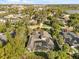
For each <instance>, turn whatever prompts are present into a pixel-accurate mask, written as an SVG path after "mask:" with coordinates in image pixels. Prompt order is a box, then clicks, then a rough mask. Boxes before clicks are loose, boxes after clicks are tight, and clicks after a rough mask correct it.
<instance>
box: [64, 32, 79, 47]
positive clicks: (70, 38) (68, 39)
mask: <svg viewBox="0 0 79 59" xmlns="http://www.w3.org/2000/svg"><path fill="white" fill-rule="evenodd" d="M63 37H64V39H65V43H68V44H69V45H70V46H74V47H79V37H78V36H77V35H76V34H75V33H73V32H63Z"/></svg>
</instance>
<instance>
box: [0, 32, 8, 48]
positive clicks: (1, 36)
mask: <svg viewBox="0 0 79 59" xmlns="http://www.w3.org/2000/svg"><path fill="white" fill-rule="evenodd" d="M0 41H1V42H2V46H4V45H6V43H7V38H6V35H5V34H4V33H0Z"/></svg>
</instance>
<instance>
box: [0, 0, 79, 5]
mask: <svg viewBox="0 0 79 59" xmlns="http://www.w3.org/2000/svg"><path fill="white" fill-rule="evenodd" d="M0 3H1V4H79V0H0Z"/></svg>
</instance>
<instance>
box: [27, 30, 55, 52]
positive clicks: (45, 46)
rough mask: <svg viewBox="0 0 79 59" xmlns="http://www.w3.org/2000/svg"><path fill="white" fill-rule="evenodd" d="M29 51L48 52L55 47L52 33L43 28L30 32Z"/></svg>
mask: <svg viewBox="0 0 79 59" xmlns="http://www.w3.org/2000/svg"><path fill="white" fill-rule="evenodd" d="M27 48H28V50H29V51H37V52H42V51H44V52H47V51H50V50H51V49H53V48H54V43H53V41H52V37H51V35H50V34H49V33H48V32H46V31H43V30H34V31H33V32H31V33H30V34H29V41H28V44H27Z"/></svg>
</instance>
